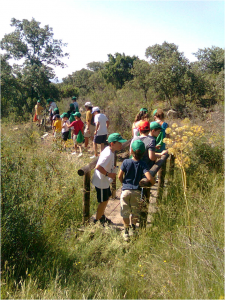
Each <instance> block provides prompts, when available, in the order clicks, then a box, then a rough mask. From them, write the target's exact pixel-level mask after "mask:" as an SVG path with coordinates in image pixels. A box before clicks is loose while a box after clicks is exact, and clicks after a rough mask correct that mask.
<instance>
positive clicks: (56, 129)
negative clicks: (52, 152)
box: [53, 114, 62, 139]
mask: <svg viewBox="0 0 225 300" xmlns="http://www.w3.org/2000/svg"><path fill="white" fill-rule="evenodd" d="M54 117H55V121H54V123H53V135H54V137H55V139H58V138H59V137H61V131H62V120H61V118H60V115H58V114H56V115H55V116H54Z"/></svg>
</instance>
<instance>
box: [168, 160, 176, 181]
mask: <svg viewBox="0 0 225 300" xmlns="http://www.w3.org/2000/svg"><path fill="white" fill-rule="evenodd" d="M174 165H175V157H174V155H170V167H169V176H170V178H172V179H173V176H174Z"/></svg>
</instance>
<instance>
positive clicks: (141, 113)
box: [132, 108, 149, 137]
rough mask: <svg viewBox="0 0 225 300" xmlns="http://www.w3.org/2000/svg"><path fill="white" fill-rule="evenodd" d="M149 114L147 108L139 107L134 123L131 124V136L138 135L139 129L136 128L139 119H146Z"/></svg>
mask: <svg viewBox="0 0 225 300" xmlns="http://www.w3.org/2000/svg"><path fill="white" fill-rule="evenodd" d="M148 120H149V116H148V110H147V108H141V109H140V111H139V113H138V114H137V115H136V117H135V120H134V123H133V125H132V136H133V137H134V136H139V129H138V124H139V123H140V122H141V121H148Z"/></svg>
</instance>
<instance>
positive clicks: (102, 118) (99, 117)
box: [94, 114, 108, 135]
mask: <svg viewBox="0 0 225 300" xmlns="http://www.w3.org/2000/svg"><path fill="white" fill-rule="evenodd" d="M106 121H108V118H107V117H106V115H104V114H96V115H95V118H94V122H95V125H97V123H99V128H98V131H97V134H96V135H105V134H108V130H107V127H106Z"/></svg>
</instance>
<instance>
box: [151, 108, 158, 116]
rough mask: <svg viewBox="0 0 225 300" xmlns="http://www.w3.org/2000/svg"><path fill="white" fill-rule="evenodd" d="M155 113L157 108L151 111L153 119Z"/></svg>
mask: <svg viewBox="0 0 225 300" xmlns="http://www.w3.org/2000/svg"><path fill="white" fill-rule="evenodd" d="M156 113H157V108H156V109H155V110H153V113H152V115H153V117H154V116H155V115H156Z"/></svg>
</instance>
